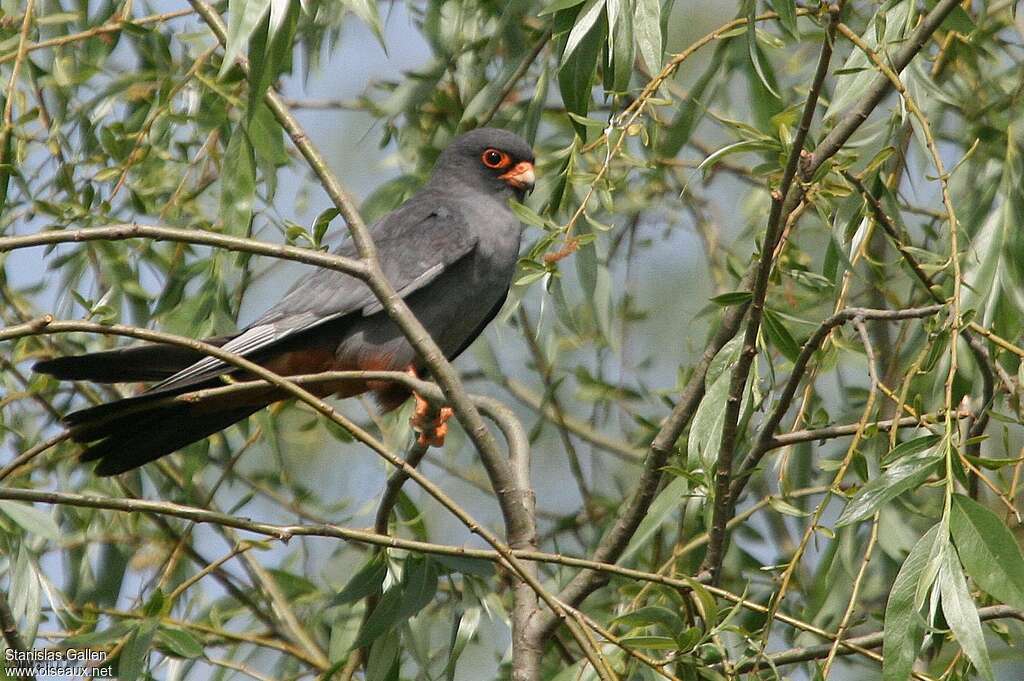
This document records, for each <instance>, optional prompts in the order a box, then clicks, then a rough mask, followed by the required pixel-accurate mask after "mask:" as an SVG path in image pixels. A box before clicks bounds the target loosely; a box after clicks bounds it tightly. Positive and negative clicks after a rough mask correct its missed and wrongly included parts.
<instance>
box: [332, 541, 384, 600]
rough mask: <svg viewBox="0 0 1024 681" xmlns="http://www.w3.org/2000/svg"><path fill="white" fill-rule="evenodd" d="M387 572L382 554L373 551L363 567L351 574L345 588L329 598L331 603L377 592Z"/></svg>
mask: <svg viewBox="0 0 1024 681" xmlns="http://www.w3.org/2000/svg"><path fill="white" fill-rule="evenodd" d="M387 574H388V566H387V562H386V561H385V560H384V555H383V554H382V553H379V552H375V553H373V554H372V555H371V556H370V559H369V560H368V561H366V563H365V564H364V565H363V567H361V568H359V572H357V573H355V574H354V575H352V579H350V580H349V582H348V584H346V585H345V588H344V589H342V590H341V591H340V592H339V593H338V595H336V596H335V597H334V598H332V599H331V605H344V604H346V603H352V602H354V601H358V600H360V599H362V598H366V597H367V596H370V595H372V594H379V593H380V592H381V588H382V587H383V585H384V578H385V577H386V576H387Z"/></svg>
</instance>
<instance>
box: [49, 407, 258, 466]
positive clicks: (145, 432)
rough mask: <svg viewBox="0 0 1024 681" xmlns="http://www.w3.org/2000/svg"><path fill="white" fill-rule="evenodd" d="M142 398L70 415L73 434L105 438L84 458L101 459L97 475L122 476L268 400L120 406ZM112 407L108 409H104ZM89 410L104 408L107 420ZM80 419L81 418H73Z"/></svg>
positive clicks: (79, 437)
mask: <svg viewBox="0 0 1024 681" xmlns="http://www.w3.org/2000/svg"><path fill="white" fill-rule="evenodd" d="M138 399H140V398H133V399H129V400H123V401H121V402H113V403H111V404H104V405H100V406H99V407H95V408H93V409H86V410H83V411H80V412H76V413H74V414H71V415H69V416H68V419H67V421H68V423H69V425H70V427H71V433H72V436H73V437H74V438H75V440H78V441H93V440H96V439H99V438H102V439H100V441H99V442H97V443H96V444H94V445H92V446H90V447H89V448H87V449H86V450H85V451H84V452H82V454H81V457H80V460H81V461H83V462H87V461H99V464H98V465H97V466H96V469H95V472H96V474H97V475H117V474H118V473H124V472H125V471H130V470H132V469H133V468H138V467H139V466H141V465H143V464H146V463H149V462H150V461H154V460H156V459H159V458H160V457H161V456H165V455H167V454H170V453H171V452H174V451H177V450H179V449H181V448H182V447H184V446H186V445H189V444H192V443H193V442H197V441H199V440H202V439H203V438H205V437H207V436H208V435H212V434H213V433H216V432H217V431H220V430H223V429H224V428H227V427H228V426H230V425H231V424H233V423H236V422H238V421H241V420H242V419H244V418H246V417H247V416H249V415H250V414H252V413H254V412H256V411H259V410H260V409H262V408H263V407H264V406H266V404H243V405H240V406H227V405H209V404H203V403H195V404H182V403H167V402H166V401H161V402H160V403H159V404H155V405H152V406H151V407H150V408H148V409H146V408H145V405H139V404H130V405H127V406H128V407H129V408H130V409H129V411H128V413H127V414H117V413H116V410H115V409H114V408H116V407H118V406H119V405H120V406H122V407H123V406H126V405H124V404H123V402H134V400H138ZM104 408H107V409H104ZM88 412H94V413H95V412H101V413H100V416H102V417H103V421H102V423H95V422H92V421H90V420H89V419H88V418H87V416H83V415H87V414H88ZM72 420H74V421H75V422H76V423H74V424H73V423H72Z"/></svg>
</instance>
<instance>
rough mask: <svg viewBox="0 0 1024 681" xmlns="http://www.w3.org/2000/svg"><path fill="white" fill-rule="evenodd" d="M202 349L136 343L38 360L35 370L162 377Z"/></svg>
mask: <svg viewBox="0 0 1024 681" xmlns="http://www.w3.org/2000/svg"><path fill="white" fill-rule="evenodd" d="M231 338H232V337H231V336H218V337H217V338H207V339H205V341H204V342H206V343H210V344H211V345H217V346H221V345H224V343H227V342H228V341H229V340H231ZM203 356H204V355H203V353H201V352H197V351H195V350H192V349H191V348H186V347H182V346H180V345H164V344H162V343H153V344H149V345H138V346H135V347H129V348H121V349H119V350H108V351H106V352H93V353H89V354H87V355H74V356H71V357H56V358H54V359H47V360H43V361H41V362H36V364H35V365H34V366H33V367H32V370H33V371H36V372H39V373H43V374H50V375H51V376H53V377H55V378H58V379H60V380H62V381H95V382H96V383H131V382H135V381H161V380H163V379H165V378H167V377H169V376H172V375H174V374H176V373H178V372H179V371H181V370H182V369H184V368H185V367H187V366H189V365H190V364H193V363H195V362H198V361H199V360H200V359H202V358H203Z"/></svg>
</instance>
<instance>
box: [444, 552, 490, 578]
mask: <svg viewBox="0 0 1024 681" xmlns="http://www.w3.org/2000/svg"><path fill="white" fill-rule="evenodd" d="M434 560H435V561H436V562H437V563H439V564H440V565H441V566H442V567H444V568H445V569H446V570H447V571H448V572H455V573H458V574H463V575H473V576H476V577H482V578H484V579H488V578H490V577H493V576H494V563H492V562H491V561H489V560H483V559H482V558H465V557H462V556H434Z"/></svg>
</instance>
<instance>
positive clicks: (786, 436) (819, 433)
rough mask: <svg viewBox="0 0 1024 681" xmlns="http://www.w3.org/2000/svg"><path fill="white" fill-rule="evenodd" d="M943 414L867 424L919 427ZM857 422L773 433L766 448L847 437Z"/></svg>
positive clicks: (941, 418) (961, 414)
mask: <svg viewBox="0 0 1024 681" xmlns="http://www.w3.org/2000/svg"><path fill="white" fill-rule="evenodd" d="M970 415H971V414H970V412H967V411H961V412H958V413H957V414H956V415H955V416H956V417H957V418H968V417H969V416H970ZM945 418H946V415H945V414H942V413H937V414H922V415H921V416H903V417H901V418H895V419H886V420H884V421H871V422H870V423H869V424H868V425H870V426H871V427H872V428H876V429H878V431H879V432H883V433H885V432H888V431H890V430H892V429H893V428H910V427H919V426H921V425H922V424H927V423H937V422H941V421H944V420H945ZM859 427H860V424H859V423H844V424H842V425H838V426H826V427H824V428H815V429H811V430H793V431H790V432H788V433H782V434H780V435H775V436H774V437H772V438H771V439H770V440H769V442H768V449H778V448H780V447H791V446H793V445H796V444H800V443H802V442H819V441H821V440H832V439H835V438H840V437H848V436H850V435H853V434H855V433H856V432H857V430H858V428H859Z"/></svg>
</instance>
